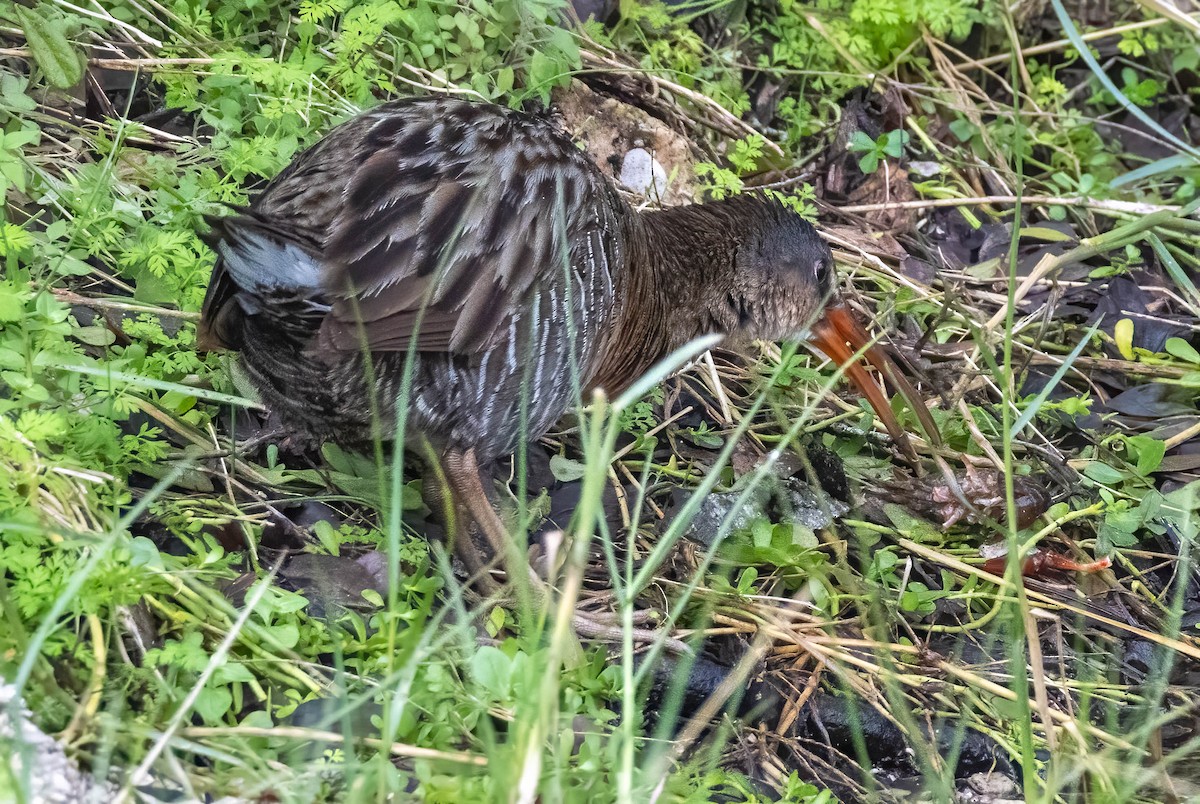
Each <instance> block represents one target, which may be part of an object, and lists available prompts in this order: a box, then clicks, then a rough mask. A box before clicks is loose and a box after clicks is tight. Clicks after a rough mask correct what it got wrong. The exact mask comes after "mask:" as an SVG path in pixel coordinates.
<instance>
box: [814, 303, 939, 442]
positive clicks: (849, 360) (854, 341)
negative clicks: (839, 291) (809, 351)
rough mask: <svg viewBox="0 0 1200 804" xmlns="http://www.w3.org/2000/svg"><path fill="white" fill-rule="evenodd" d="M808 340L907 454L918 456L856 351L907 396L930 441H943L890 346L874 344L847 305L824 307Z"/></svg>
mask: <svg viewBox="0 0 1200 804" xmlns="http://www.w3.org/2000/svg"><path fill="white" fill-rule="evenodd" d="M808 342H809V343H810V344H811V345H813V346H815V347H817V348H818V349H820V350H821V351H822V352H824V353H825V354H826V355H827V356H828V357H829V359H830V360H833V361H834V362H836V363H837V364H838V365H839V366H842V367H843V369H844V371H845V373H846V376H847V377H849V378H850V381H851V382H852V383H854V385H855V386H856V387H857V388H858V390H859V391H860V392H861V393H862V395H863V396H865V397H866V398H867V401H868V402H870V403H871V407H872V408H874V409H875V413H876V415H877V416H879V419H880V421H882V422H883V426H884V427H886V428H887V431H888V435H890V436H891V437H892V440H893V441H895V442H896V445H897V446H899V447H900V449H901V450H903V451H904V453H905V454H906V455H908V456H909V457H910V458H912V459H913V460H916V458H917V453H916V450H915V449H913V445H912V442H911V441H909V439H908V433H906V432H905V431H904V430H903V429H902V428H901V427H900V422H898V421H896V416H895V414H894V413H892V407H891V405H890V404H889V403H888V398H887V396H886V395H885V394H884V392H883V389H882V388H880V387H879V384H878V383H876V382H875V380H873V379H872V378H871V375H869V374H868V373H867V371H866V369H864V368H863V366H862V364H861V363H860V362H859V361H858V360H856V359H854V357H855V355H856V354H859V353H861V355H862V357H863V358H865V361H866V362H867V363H868V364H869V365H871V366H872V367H873V368H874V369H875V370H876V371H878V372H879V373H880V374H881V375H882V376H883V378H884V380H885V381H886V382H887V383H888V385H890V386H891V387H892V388H893V389H895V390H896V391H898V392H899V393H900V395H901V396H903V397H904V399H905V401H906V402H908V405H909V407H910V408H912V410H913V412H914V413H915V414H916V416H917V419H918V420H919V421H920V422H921V428H922V429H923V430H925V435H926V436H927V437H928V438H929V440H930V442H931V443H934V444H939V443H941V437H940V435H939V434H938V429H937V425H936V424H934V422H933V417H932V416H931V415H930V414H929V408H927V407H925V402H924V401H923V400H922V399H921V397H920V395H918V394H917V389H916V388H913V386H912V383H910V382H909V381H908V378H906V377H905V376H904V375H903V374H901V373H900V369H899V368H898V367H897V366H896V362H895V361H894V360H893V359H892V358H891V356H890V355H889V354H888V352H887V348H886V347H884V346H880V345H878V344H873V343H871V336H870V335H868V334H867V332H866V330H864V329H863V328H862V327H861V326H860V325H859V323H858V321H856V320H855V319H854V314H853V313H851V312H850V310H849V308H847V307H846V305H845V304H842V303H841V302H837V301H835V302H834V303H833V304H830V305H829V306H828V307H826V308H825V314H824V315H823V316H821V318H820V319H819V320H818V321H817V323H816V324H814V325H813V330H812V335H811V336H809V339H808Z"/></svg>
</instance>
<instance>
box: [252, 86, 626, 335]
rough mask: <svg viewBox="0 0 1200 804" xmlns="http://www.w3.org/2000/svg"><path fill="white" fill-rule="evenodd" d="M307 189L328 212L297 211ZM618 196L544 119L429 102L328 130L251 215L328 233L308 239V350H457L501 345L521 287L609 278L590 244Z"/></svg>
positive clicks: (521, 300)
mask: <svg viewBox="0 0 1200 804" xmlns="http://www.w3.org/2000/svg"><path fill="white" fill-rule="evenodd" d="M331 164H336V166H337V167H336V168H331V167H330V165H331ZM314 180H317V181H319V182H320V183H321V184H320V186H317V187H314V186H313V182H314ZM314 193H315V194H319V199H320V203H321V204H322V205H324V206H325V208H326V210H327V215H325V217H324V219H320V218H319V216H314V215H313V213H312V210H311V205H309V204H306V203H305V199H306V198H307V197H310V196H313V194H314ZM620 203H621V202H620V201H619V199H618V198H617V197H616V195H615V193H614V191H612V189H611V188H610V187H608V186H607V185H606V183H605V181H604V179H603V177H602V176H601V175H600V174H599V173H598V171H597V170H596V168H595V167H594V166H593V165H591V164H590V163H589V162H588V161H587V158H586V156H584V155H583V154H582V153H581V152H579V151H578V149H577V148H575V146H574V145H573V144H572V143H571V142H570V140H569V139H567V138H566V137H565V136H563V135H560V134H558V133H556V132H554V131H553V130H552V129H551V128H550V126H549V125H547V124H545V123H540V122H538V121H535V120H534V119H532V118H529V117H527V116H524V115H520V114H516V113H511V112H508V111H505V110H500V109H497V108H496V107H492V106H481V105H477V104H473V103H468V102H465V101H458V100H452V99H437V100H425V101H421V102H408V103H396V104H388V105H387V106H384V107H380V109H378V110H376V111H375V112H372V113H369V114H368V115H365V116H364V117H362V118H359V119H357V120H355V121H353V122H352V123H350V124H348V125H347V126H344V127H342V128H341V129H338V130H336V131H335V132H334V133H333V134H331V135H330V136H329V137H327V138H326V139H325V140H324V141H322V143H320V145H319V146H318V148H316V149H314V150H313V151H312V152H310V153H308V154H306V155H305V156H304V157H302V158H301V160H299V161H298V162H297V163H295V164H294V165H293V166H292V168H289V171H288V172H287V173H286V174H281V176H280V177H279V178H278V179H277V180H276V181H275V182H273V183H272V185H271V186H270V187H269V188H268V189H267V191H266V192H265V193H264V195H263V197H262V198H261V199H260V201H259V203H258V204H257V205H256V207H255V212H256V214H257V215H258V216H260V217H263V218H265V219H267V220H272V221H276V222H278V223H279V225H280V227H281V228H282V227H283V226H286V225H288V223H289V222H293V221H298V222H299V223H300V224H301V225H302V226H304V227H306V228H307V229H309V230H313V229H319V228H320V227H324V230H323V231H319V232H318V233H317V236H316V237H315V238H314V239H316V240H318V241H319V242H321V262H322V267H323V276H322V287H323V289H324V291H325V295H326V297H327V298H328V300H329V302H330V311H329V314H328V315H326V316H325V317H324V319H323V321H322V322H321V325H320V331H319V335H318V340H317V342H316V348H317V349H320V350H334V351H357V350H360V349H362V348H364V347H365V348H367V349H369V350H371V351H376V352H379V351H407V350H409V349H411V348H413V347H414V346H415V348H416V349H417V350H419V351H447V352H454V353H459V354H469V353H475V352H480V351H485V350H488V349H492V348H495V347H496V346H497V345H499V344H500V343H501V342H502V341H503V339H504V338H505V337H506V336H507V333H508V332H509V325H510V324H511V323H512V320H513V318H514V317H515V316H519V315H520V311H521V310H523V309H525V308H526V307H527V306H528V302H529V300H530V298H531V296H532V294H534V293H541V292H544V291H545V290H546V289H547V288H549V287H553V286H554V283H556V282H557V283H559V286H561V287H568V286H569V285H573V284H581V283H579V282H578V278H576V281H575V282H574V283H572V282H569V281H568V280H567V277H568V276H570V272H571V271H575V272H576V273H578V272H581V271H589V270H596V269H601V270H605V271H607V270H609V259H608V258H609V256H610V255H608V254H607V253H603V254H600V255H598V257H596V256H594V257H593V258H592V259H588V258H587V251H588V250H589V249H590V250H592V251H593V252H594V251H595V248H596V244H597V243H600V244H601V248H602V249H603V250H606V251H607V249H608V248H609V247H608V246H606V245H603V244H605V243H607V242H609V241H611V240H612V238H611V236H607V235H610V234H611V232H610V231H605V230H611V229H612V228H613V227H614V226H615V220H616V218H617V215H616V205H619V204H620ZM304 215H309V216H310V218H311V219H305V218H304V217H303V216H304ZM598 235H603V236H598Z"/></svg>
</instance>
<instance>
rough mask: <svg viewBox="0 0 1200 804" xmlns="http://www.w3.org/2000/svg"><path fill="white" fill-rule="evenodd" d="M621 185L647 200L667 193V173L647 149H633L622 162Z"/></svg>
mask: <svg viewBox="0 0 1200 804" xmlns="http://www.w3.org/2000/svg"><path fill="white" fill-rule="evenodd" d="M620 178H621V184H624V185H625V186H626V187H628V188H629V189H630V190H633V191H634V192H635V193H641V194H642V195H644V196H646V197H647V198H662V196H663V195H664V194H665V193H666V192H667V171H666V168H664V167H663V166H662V165H660V164H659V162H658V160H657V159H655V158H654V157H653V156H651V155H650V152H649V151H647V150H646V149H645V148H631V149H630V150H629V152H628V153H627V154H625V159H624V160H622V162H621V176H620Z"/></svg>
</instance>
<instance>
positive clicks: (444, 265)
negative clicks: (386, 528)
mask: <svg viewBox="0 0 1200 804" xmlns="http://www.w3.org/2000/svg"><path fill="white" fill-rule="evenodd" d="M214 228H215V230H216V231H215V238H214V244H215V248H216V250H217V252H218V256H219V259H218V261H217V264H216V266H215V268H214V269H213V277H212V281H211V284H210V287H209V290H208V295H207V297H206V299H205V303H204V310H203V316H202V321H201V325H200V339H201V343H202V344H203V345H206V346H209V347H222V348H227V349H234V350H238V351H240V352H241V362H242V365H243V366H244V367H245V369H246V370H247V372H248V373H249V375H250V377H251V379H252V380H253V382H254V384H255V385H256V386H257V388H258V389H259V391H260V392H261V394H262V397H263V400H264V402H266V404H267V405H268V406H269V407H271V408H272V409H274V410H276V411H278V412H279V413H280V414H281V416H282V418H283V421H284V422H285V423H286V424H287V425H288V426H289V427H292V428H295V429H297V430H299V431H301V432H303V433H305V434H307V435H310V436H314V437H317V438H332V439H337V440H342V441H358V442H362V441H368V440H369V439H370V438H371V436H372V433H373V430H372V423H373V419H374V420H375V421H376V422H377V424H378V425H379V427H380V428H381V431H382V434H383V435H384V436H391V435H393V433H392V429H394V422H395V421H396V412H397V411H396V401H397V399H398V398H399V397H400V395H401V390H402V388H403V387H404V385H405V382H404V373H405V365H406V362H408V360H409V356H410V355H411V356H412V360H411V371H412V375H411V382H410V384H409V389H408V406H407V408H406V412H407V427H408V428H409V430H411V431H416V432H419V433H421V434H422V435H423V436H424V437H425V438H427V439H428V440H429V442H430V443H431V444H432V445H433V446H434V448H435V449H436V450H437V452H438V453H439V455H440V456H441V459H442V463H443V466H444V467H445V469H446V473H447V478H448V480H449V483H450V487H451V490H452V492H453V493H454V496H455V498H456V501H457V502H458V503H459V504H461V505H463V506H465V507H466V508H467V510H468V511H469V512H470V515H471V517H472V518H474V519H475V520H476V521H478V523H479V525H480V527H481V528H482V529H483V531H484V532H485V533H486V534H487V536H488V538H489V540H490V541H491V542H492V547H493V549H496V550H499V549H500V547H502V545H503V535H504V534H503V526H502V525H501V524H500V523H499V519H498V517H497V516H496V514H495V512H494V510H492V508H491V507H490V504H489V503H488V501H487V499H486V495H485V494H484V493H483V486H482V484H481V481H480V476H479V467H480V466H481V465H486V464H487V463H489V462H490V461H492V460H494V459H496V458H498V457H500V456H502V455H505V454H507V453H510V452H512V451H514V450H515V449H517V448H518V446H519V445H520V443H521V441H522V439H526V440H531V439H535V438H537V437H539V436H541V435H542V434H543V433H545V432H546V430H547V429H549V427H550V426H551V425H552V424H553V423H554V422H555V421H556V420H557V419H558V418H559V417H560V416H561V415H562V413H563V412H564V411H565V410H566V409H567V408H569V407H570V406H571V405H573V404H574V403H576V402H577V401H578V400H579V399H580V397H581V394H582V393H586V392H587V391H588V390H589V389H591V388H597V387H599V388H604V389H605V390H606V391H607V392H608V393H609V394H610V395H611V394H615V393H617V392H619V391H620V390H622V389H623V388H625V387H626V386H628V385H629V384H630V383H632V382H633V381H634V380H636V379H637V378H638V377H639V376H640V375H641V374H642V373H643V372H644V371H645V370H646V369H647V368H649V367H650V366H651V365H652V364H653V363H654V362H655V361H657V360H658V359H660V358H661V357H663V356H665V355H666V354H668V353H669V352H671V351H672V350H673V349H675V348H676V347H678V346H681V345H683V344H685V343H687V342H688V341H689V340H691V339H693V338H694V337H696V336H698V335H703V334H708V333H720V334H723V335H726V336H728V337H729V338H731V339H754V338H761V339H769V340H780V339H787V338H803V337H808V339H809V341H810V342H811V343H813V344H815V345H817V346H818V347H820V348H822V349H823V350H824V351H826V353H827V354H829V356H830V357H832V358H834V359H835V360H838V361H839V362H845V361H846V360H848V358H849V356H850V355H851V354H852V353H853V352H854V351H855V350H858V349H860V348H863V347H865V346H866V343H867V336H866V334H865V333H864V332H863V331H862V330H861V329H860V328H858V326H857V324H855V323H854V320H853V318H852V317H851V316H850V315H849V314H848V313H846V312H845V310H844V309H843V308H840V307H837V306H831V307H828V308H827V303H828V302H829V301H830V298H831V295H832V291H833V269H832V263H833V260H832V255H831V253H830V251H829V248H828V247H827V246H826V245H825V243H824V242H823V241H822V240H821V239H820V238H819V237H818V236H817V234H816V231H815V230H814V229H813V227H812V226H811V225H809V224H808V223H807V222H806V221H804V220H803V219H802V218H800V217H799V216H798V215H796V214H794V213H792V212H790V211H788V210H786V209H785V208H783V207H782V206H781V205H779V204H778V203H776V202H773V201H769V200H765V199H761V198H757V197H747V196H742V197H736V198H732V199H728V200H725V201H719V202H713V203H708V204H697V205H692V206H686V207H676V208H672V209H667V210H662V211H654V212H635V211H634V210H633V209H631V208H630V207H629V206H628V205H627V204H626V203H625V202H624V201H623V200H622V199H621V198H620V196H619V195H618V194H617V192H616V190H615V189H614V187H613V186H612V184H611V182H610V181H609V180H608V179H607V178H606V177H605V176H604V175H603V174H601V173H600V171H599V170H598V169H597V168H596V166H595V165H594V164H592V163H591V162H590V161H589V160H588V158H587V157H586V156H585V155H584V154H583V152H582V151H580V150H579V149H578V148H577V147H575V145H574V144H573V143H572V141H571V140H570V139H569V138H568V137H567V136H565V135H564V134H562V133H561V132H559V131H558V130H557V129H556V128H555V127H554V126H553V125H551V124H550V123H549V122H547V121H545V120H543V119H540V118H538V117H535V116H531V115H528V114H524V113H521V112H516V111H512V110H509V109H504V108H501V107H498V106H492V105H487V104H478V103H472V102H467V101H463V100H458V99H451V98H441V97H438V98H423V99H416V100H406V101H395V102H392V103H388V104H385V105H383V106H380V107H378V108H376V109H373V110H371V111H369V112H366V113H365V114H363V115H361V116H359V117H356V118H354V119H353V120H351V121H349V122H347V123H345V124H343V125H342V126H339V127H338V128H336V129H334V130H333V131H332V132H330V134H329V135H328V136H326V137H325V138H324V139H323V140H321V141H320V142H318V143H317V144H316V145H314V146H313V147H312V148H310V149H308V150H307V151H305V152H304V153H302V154H301V155H300V156H298V157H297V158H296V159H295V160H294V161H293V162H292V163H291V164H290V165H289V166H288V167H287V168H286V169H285V170H284V171H283V172H282V173H281V174H280V175H279V176H278V177H277V178H276V179H275V180H274V181H272V182H271V183H270V185H269V186H268V187H267V188H266V190H265V191H263V193H262V194H261V195H260V196H259V197H258V199H257V200H256V201H255V202H254V203H253V204H252V205H251V206H250V207H249V208H248V209H246V210H244V211H242V212H241V213H240V214H238V215H234V216H232V217H229V218H225V219H222V220H220V221H217V222H215V223H214ZM826 309H829V310H831V311H832V312H830V313H828V314H827V315H825V317H824V318H821V317H820V316H821V314H822V312H823V311H825V310H826ZM810 329H811V334H810ZM866 354H867V357H868V359H870V360H871V361H872V362H873V363H874V364H875V365H877V366H878V367H879V368H880V370H881V371H884V372H885V373H886V374H888V375H890V377H889V379H890V380H891V381H892V382H893V384H899V386H898V387H900V388H901V389H902V390H903V391H905V393H906V395H909V396H910V397H911V399H912V401H913V404H914V407H915V408H916V410H917V412H918V414H922V415H923V418H922V421H923V422H927V421H928V413H927V411H926V410H925V408H924V406H923V405H921V404H920V403H919V402H917V401H916V399H915V393H914V392H913V391H912V389H911V387H910V386H908V385H907V383H905V382H904V381H903V378H902V377H901V376H900V374H899V373H898V372H896V371H895V370H894V366H893V365H892V364H891V362H890V361H889V360H888V359H887V358H886V355H884V354H883V352H882V351H880V350H879V349H878V347H870V348H869V349H868V350H867V352H866ZM848 373H849V376H851V378H852V379H854V380H855V381H856V383H857V384H859V385H860V387H862V388H863V389H864V391H865V392H866V393H867V394H868V396H869V397H870V401H871V402H872V404H873V405H874V406H875V407H876V409H877V411H878V413H879V415H880V418H881V419H882V420H883V421H884V422H885V423H886V424H887V427H888V430H889V432H890V433H891V434H892V436H893V437H894V438H895V439H896V440H897V441H899V442H900V443H901V444H902V446H905V447H906V448H908V449H911V448H909V447H908V444H907V440H906V439H905V436H904V434H903V431H902V430H901V429H900V428H899V426H898V425H897V423H896V421H895V417H894V416H893V415H892V414H891V411H890V409H889V408H888V406H887V401H886V398H885V397H884V396H883V394H882V392H881V391H880V390H879V388H878V386H876V385H875V384H874V383H873V382H872V381H871V380H870V379H869V378H868V377H867V375H866V374H865V373H864V372H863V371H862V369H861V368H858V367H857V366H854V367H853V368H849V367H848ZM372 399H374V400H375V403H374V404H372V402H371V400H372Z"/></svg>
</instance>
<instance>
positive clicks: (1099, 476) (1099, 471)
mask: <svg viewBox="0 0 1200 804" xmlns="http://www.w3.org/2000/svg"><path fill="white" fill-rule="evenodd" d="M1083 474H1084V475H1085V476H1086V477H1088V478H1090V479H1092V480H1095V481H1096V482H1097V483H1104V484H1105V485H1112V484H1114V483H1120V482H1121V481H1123V480H1125V479H1126V475H1125V473H1124V472H1122V471H1120V470H1119V469H1114V468H1112V467H1111V466H1109V465H1108V464H1106V463H1101V462H1100V461H1092V462H1091V463H1089V464H1088V465H1087V466H1085V467H1084V468H1083Z"/></svg>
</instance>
